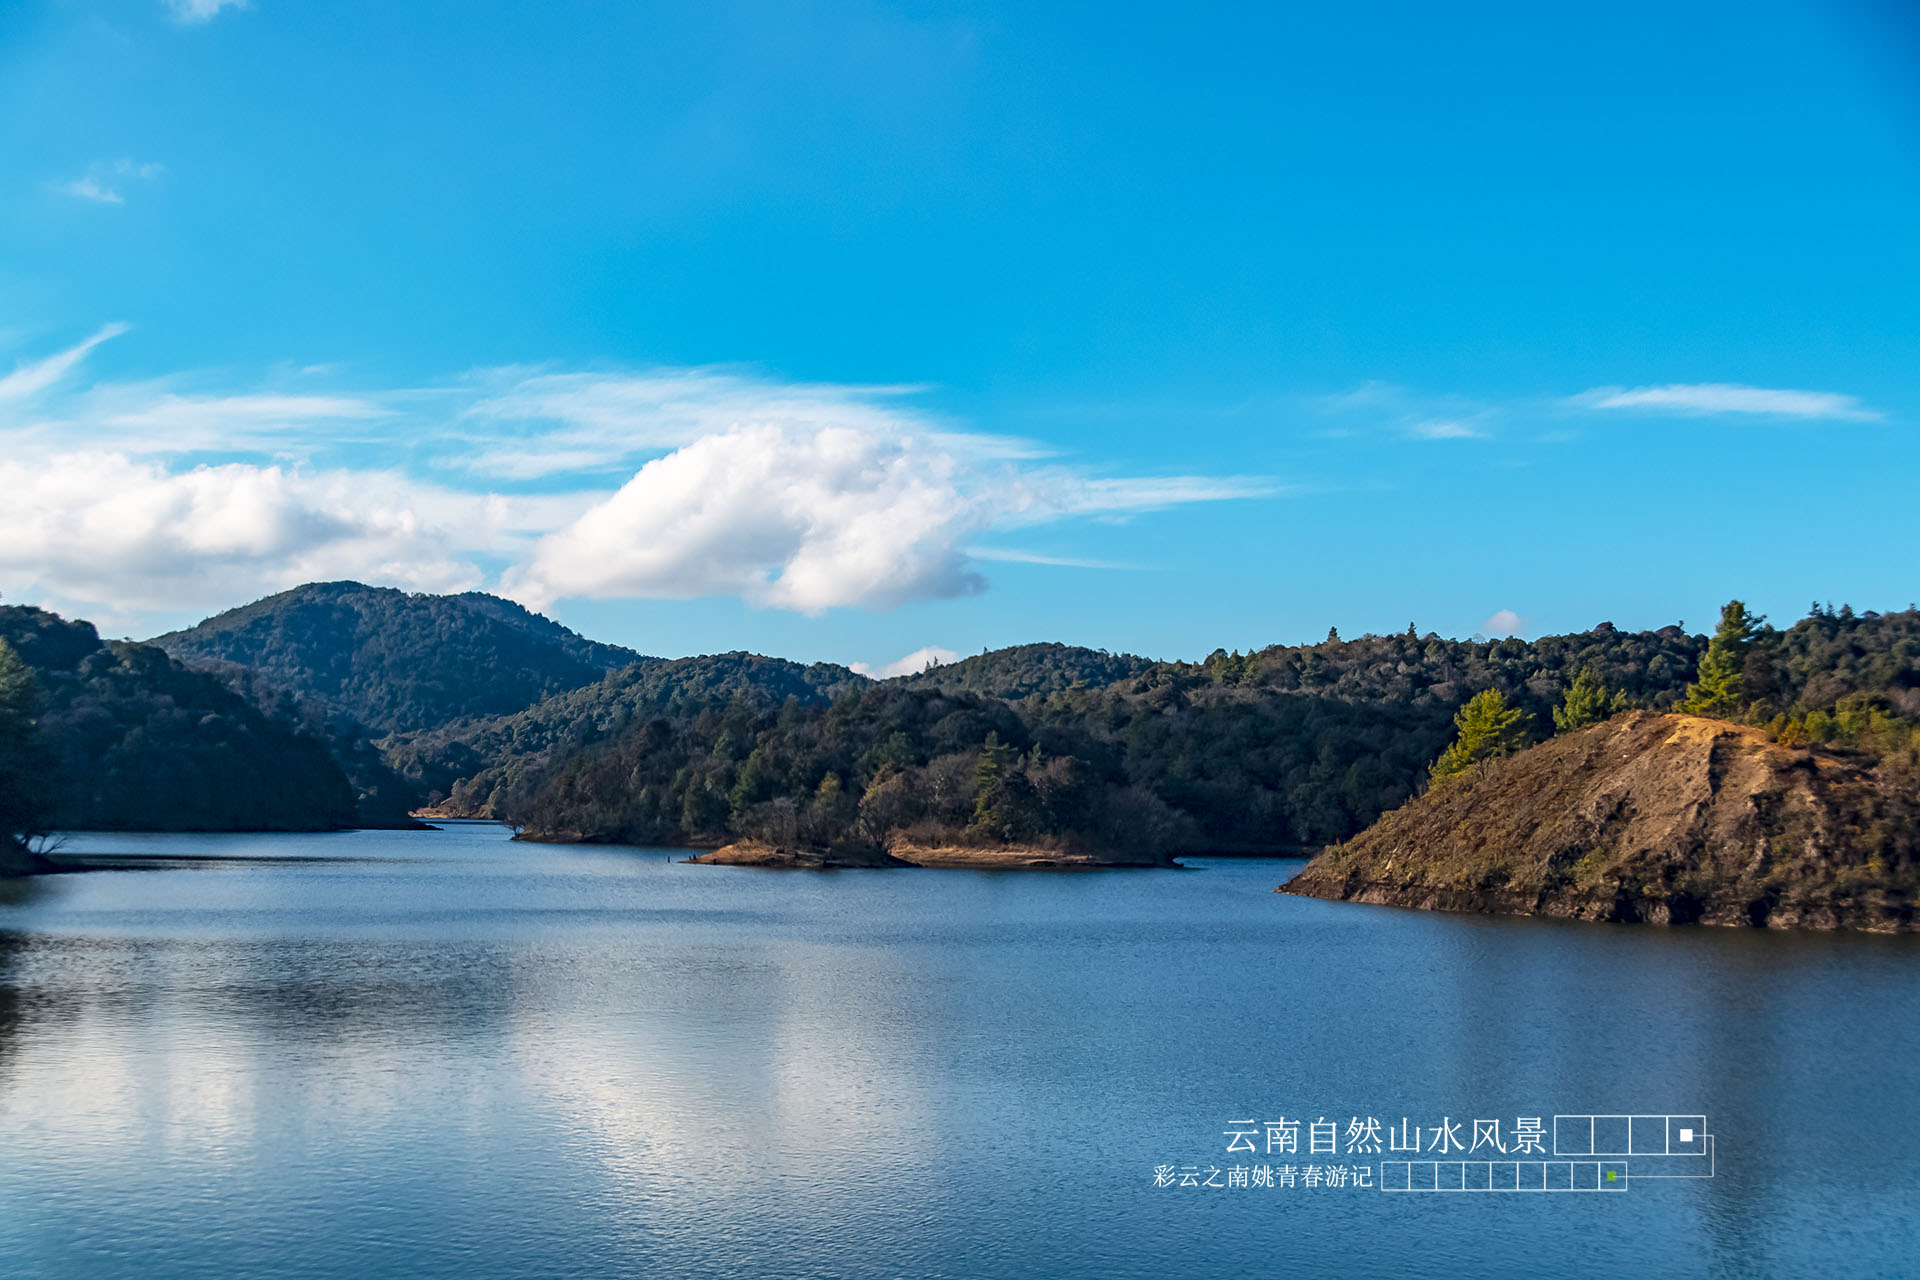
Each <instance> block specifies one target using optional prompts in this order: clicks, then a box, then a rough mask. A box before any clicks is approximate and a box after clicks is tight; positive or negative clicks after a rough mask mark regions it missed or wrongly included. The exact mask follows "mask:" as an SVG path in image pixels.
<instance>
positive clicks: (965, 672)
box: [892, 644, 1158, 698]
mask: <svg viewBox="0 0 1920 1280" xmlns="http://www.w3.org/2000/svg"><path fill="white" fill-rule="evenodd" d="M1156 665H1158V664H1156V663H1155V662H1154V661H1153V660H1152V659H1151V658H1139V657H1135V656H1134V655H1133V654H1130V653H1108V652H1107V651H1106V650H1105V649H1083V648H1080V647H1079V646H1078V645H1069V644H1021V645H1014V646H1012V647H1011V648H1007V649H994V650H992V651H990V652H987V653H979V654H975V655H974V656H972V657H970V658H961V659H960V660H958V661H957V662H948V663H942V664H941V665H939V666H935V667H929V668H927V670H925V671H923V672H921V673H920V674H918V675H912V676H898V677H895V679H894V680H893V681H892V683H894V684H899V685H903V686H905V687H907V688H909V689H955V690H964V691H965V692H967V693H983V694H986V695H987V696H989V697H994V698H1026V697H1031V696H1032V695H1034V694H1037V693H1038V694H1045V693H1055V692H1058V691H1060V690H1062V689H1071V688H1073V687H1074V686H1076V685H1085V686H1088V687H1091V688H1102V687H1104V686H1106V685H1110V684H1115V683H1118V682H1119V681H1121V680H1129V679H1132V678H1133V677H1135V676H1140V675H1145V674H1146V673H1147V672H1149V671H1151V670H1153V669H1154V667H1155V666H1156Z"/></svg>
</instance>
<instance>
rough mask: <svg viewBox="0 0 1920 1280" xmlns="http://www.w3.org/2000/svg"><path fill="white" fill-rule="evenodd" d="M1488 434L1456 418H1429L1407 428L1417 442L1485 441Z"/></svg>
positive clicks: (1408, 433)
mask: <svg viewBox="0 0 1920 1280" xmlns="http://www.w3.org/2000/svg"><path fill="white" fill-rule="evenodd" d="M1486 434H1487V433H1486V432H1484V431H1481V430H1479V429H1477V428H1475V427H1474V426H1472V425H1471V424H1469V423H1465V422H1461V421H1459V420H1458V419H1456V418H1427V419H1424V420H1422V421H1420V422H1415V423H1412V424H1410V425H1409V426H1408V427H1407V435H1409V436H1410V437H1412V438H1413V439H1415V440H1484V439H1485V438H1486Z"/></svg>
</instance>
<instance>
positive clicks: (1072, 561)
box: [967, 547, 1140, 569]
mask: <svg viewBox="0 0 1920 1280" xmlns="http://www.w3.org/2000/svg"><path fill="white" fill-rule="evenodd" d="M967 554H968V555H970V556H972V557H973V558H974V559H975V560H993V561H1000V562H1003V563H1006V564H1044V565H1053V566H1055V567H1056V568H1062V569H1138V568H1139V567H1140V566H1139V565H1137V564H1122V563H1120V562H1119V561H1117V560H1083V559H1081V558H1080V557H1078V556H1050V555H1044V554H1042V553H1041V552H1038V551H1021V550H1019V549H1018V548H1015V547H968V548H967Z"/></svg>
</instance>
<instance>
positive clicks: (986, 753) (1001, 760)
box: [973, 730, 1013, 830]
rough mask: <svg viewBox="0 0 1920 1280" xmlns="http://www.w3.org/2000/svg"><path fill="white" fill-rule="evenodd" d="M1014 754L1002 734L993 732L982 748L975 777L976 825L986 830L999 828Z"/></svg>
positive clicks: (974, 815)
mask: <svg viewBox="0 0 1920 1280" xmlns="http://www.w3.org/2000/svg"><path fill="white" fill-rule="evenodd" d="M1012 758H1013V752H1012V751H1011V750H1009V749H1008V747H1007V745H1006V744H1005V743H1004V742H1002V741H1000V734H999V732H998V731H994V730H990V731H989V732H988V733H987V740H986V741H985V742H984V743H982V744H981V745H980V764H979V767H978V768H977V769H975V770H974V775H973V825H974V826H976V827H979V828H981V829H983V830H985V829H988V828H992V827H994V826H996V825H998V821H997V820H998V819H999V818H1000V816H1001V815H1000V814H999V813H998V812H997V810H998V808H999V805H1000V802H1001V801H1002V800H1004V798H1005V791H1006V776H1007V765H1008V763H1009V762H1010V761H1011V760H1012Z"/></svg>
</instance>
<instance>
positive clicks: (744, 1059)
mask: <svg viewBox="0 0 1920 1280" xmlns="http://www.w3.org/2000/svg"><path fill="white" fill-rule="evenodd" d="M66 852H69V853H77V852H87V853H107V852H116V853H124V854H128V855H135V856H140V857H144V858H148V859H150V860H156V861H158V862H160V863H162V864H164V869H146V870H138V871H132V870H130V871H117V872H100V873H92V874H86V875H72V876H61V877H55V878H52V879H49V880H45V881H41V882H37V883H34V884H32V885H31V886H27V887H25V888H15V889H14V890H12V891H11V892H10V894H9V896H4V897H0V1275H5V1276H7V1277H28V1276H59V1277H65V1276H85V1277H95V1276H100V1277H115V1276H130V1277H142V1278H143V1280H156V1278H161V1277H173V1276H220V1277H241V1276H249V1277H250V1276H265V1275H281V1274H285V1275H301V1276H324V1277H341V1278H343V1280H344V1278H346V1277H354V1278H356V1280H358V1278H361V1277H374V1276H407V1277H424V1276H463V1277H494V1276H499V1277H509V1276H512V1277H518V1276H612V1275H641V1274H645V1275H652V1276H662V1277H697V1276H723V1275H724V1276H794V1277H868V1276H874V1277H880V1276H886V1277H893V1276H901V1277H942V1276H952V1277H1003V1276H1005V1277H1011V1276H1053V1277H1135V1276H1139V1277H1145V1276H1155V1277H1160V1276H1252V1275H1289V1276H1317V1275H1338V1276H1447V1275H1470V1276H1491V1277H1521V1276H1525V1277H1545V1276H1609V1277H1614V1276H1643V1275H1662V1276H1714V1277H1729V1278H1733V1277H1740V1278H1743V1280H1744V1278H1746V1277H1756V1276H1814V1275H1819V1276H1898V1275H1920V1261H1917V1260H1916V1259H1920V938H1912V937H1907V938H1881V937H1866V936H1852V935H1847V936H1821V935H1805V936H1799V935H1788V934H1768V933H1745V932H1741V933H1735V932H1729V931H1709V930H1675V931H1671V932H1667V931H1660V930H1653V929H1631V928H1620V927H1607V926H1594V925H1578V924H1569V923H1561V922H1546V921H1526V920H1486V919H1479V918H1472V917H1458V916H1439V915H1427V914H1422V913H1416V912H1406V911H1397V910H1392V909H1387V908H1374V907H1361V906H1352V905H1344V904H1332V903H1322V902H1314V901H1307V900H1302V899H1297V898H1291V897H1287V896H1284V895H1277V894H1274V893H1273V892H1272V891H1271V890H1272V889H1273V887H1274V885H1276V884H1277V883H1278V882H1279V881H1280V880H1282V879H1283V878H1285V877H1286V876H1287V875H1288V874H1290V873H1291V871H1292V870H1293V869H1294V868H1295V867H1297V866H1298V865H1299V864H1297V863H1289V862H1256V861H1225V860H1219V861H1214V860H1208V861H1198V862H1196V863H1195V864H1194V866H1193V868H1192V869H1190V870H1185V871H1154V872H1104V873H1085V874H1063V875H1046V874H990V873H970V872H936V871H891V872H887V871H882V872H840V873H831V874H819V873H806V872H778V871H757V870H752V869H745V868H728V867H696V866H686V865H683V864H676V863H672V862H669V861H668V860H667V855H666V854H664V853H663V852H662V851H659V850H636V849H605V848H598V849H596V848H561V847H551V846H537V845H536V846H528V845H515V844H511V843H509V842H508V841H507V840H506V839H505V838H504V833H503V832H501V831H500V830H499V829H498V828H495V827H491V826H460V827H452V828H449V829H447V830H444V831H437V832H416V833H379V832H353V833H342V834H336V835H323V836H213V837H209V836H127V835H93V836H85V837H80V838H77V839H75V840H74V841H73V842H72V843H70V844H69V845H68V846H67V849H66ZM1556 1113H1602V1114H1608V1113H1637V1114H1647V1113H1659V1114H1674V1115H1704V1116H1705V1117H1706V1128H1707V1130H1708V1131H1710V1132H1711V1133H1713V1134H1714V1137H1715V1143H1716V1160H1715V1176H1714V1177H1713V1178H1711V1179H1698V1180H1672V1181H1665V1182H1654V1181H1649V1180H1641V1181H1635V1182H1633V1183H1632V1185H1631V1186H1630V1187H1629V1188H1628V1189H1627V1190H1626V1191H1625V1192H1624V1193H1618V1194H1574V1193H1563V1194H1536V1195H1495V1194H1490V1193H1489V1194H1459V1195H1437V1194H1429V1195H1395V1194H1383V1193H1382V1192H1380V1191H1379V1190H1377V1189H1358V1190H1356V1189H1354V1188H1351V1187H1341V1188H1329V1187H1326V1186H1319V1187H1312V1188H1309V1187H1306V1186H1304V1185H1303V1184H1301V1183H1298V1182H1296V1185H1295V1186H1294V1187H1291V1188H1287V1187H1273V1188H1265V1187H1254V1186H1249V1187H1224V1188H1222V1189H1209V1188H1205V1187H1200V1188H1184V1187H1181V1186H1179V1185H1177V1182H1176V1185H1174V1186H1172V1187H1156V1186H1155V1185H1154V1184H1155V1170H1156V1167H1159V1166H1173V1167H1174V1168H1175V1169H1179V1168H1180V1167H1181V1166H1186V1165H1197V1166H1199V1168H1200V1171H1201V1175H1202V1176H1203V1177H1204V1176H1206V1173H1205V1171H1206V1169H1207V1168H1208V1167H1209V1166H1218V1167H1219V1168H1221V1169H1222V1170H1223V1178H1224V1177H1228V1176H1230V1171H1231V1169H1232V1168H1233V1166H1234V1165H1236V1164H1242V1163H1244V1164H1245V1165H1247V1166H1253V1167H1258V1166H1259V1165H1262V1164H1265V1165H1269V1166H1272V1167H1278V1166H1280V1165H1281V1164H1282V1163H1283V1162H1290V1163H1292V1164H1294V1166H1295V1167H1296V1169H1300V1170H1303V1169H1304V1166H1305V1165H1306V1164H1307V1163H1309V1162H1310V1161H1313V1162H1317V1161H1325V1162H1328V1163H1336V1162H1337V1163H1339V1164H1341V1165H1343V1166H1351V1165H1358V1164H1361V1163H1363V1162H1365V1163H1371V1162H1374V1161H1378V1160H1380V1159H1382V1158H1384V1157H1382V1156H1374V1157H1371V1158H1370V1159H1369V1158H1367V1157H1362V1156H1339V1157H1328V1156H1319V1157H1310V1156H1308V1155H1297V1156H1296V1155H1285V1156H1278V1155H1277V1156H1271V1157H1269V1156H1266V1155H1264V1154H1260V1155H1257V1156H1254V1157H1249V1156H1247V1155H1245V1154H1244V1153H1236V1154H1231V1155H1230V1154H1228V1153H1227V1151H1226V1148H1227V1146H1228V1144H1229V1141H1230V1139H1229V1138H1227V1137H1226V1136H1224V1131H1225V1130H1226V1129H1227V1128H1228V1127H1229V1122H1230V1121H1234V1120H1245V1119H1249V1118H1252V1119H1255V1120H1257V1121H1261V1122H1265V1121H1268V1120H1276V1119H1279V1118H1282V1117H1285V1118H1288V1119H1304V1120H1305V1121H1307V1122H1312V1121H1314V1120H1316V1119H1318V1118H1319V1117H1322V1116H1324V1117H1327V1118H1329V1119H1330V1120H1337V1121H1338V1122H1339V1125H1340V1130H1341V1138H1342V1139H1343V1140H1344V1137H1345V1131H1346V1128H1347V1125H1348V1122H1349V1120H1350V1119H1351V1118H1352V1117H1355V1116H1359V1117H1367V1116H1372V1117H1377V1118H1379V1119H1380V1120H1381V1121H1382V1122H1383V1124H1386V1125H1393V1124H1398V1123H1399V1122H1400V1121H1402V1120H1403V1119H1407V1120H1411V1121H1413V1122H1414V1123H1416V1124H1421V1125H1426V1126H1434V1125H1438V1124H1439V1123H1440V1122H1441V1119H1442V1117H1446V1118H1448V1119H1450V1120H1451V1121H1453V1122H1455V1123H1463V1125H1464V1126H1465V1128H1464V1133H1463V1136H1465V1137H1468V1138H1470V1137H1471V1136H1472V1130H1471V1127H1470V1121H1471V1120H1472V1119H1474V1118H1494V1119H1496V1120H1498V1121H1499V1122H1500V1124H1501V1129H1500V1133H1499V1136H1501V1137H1503V1138H1504V1137H1505V1136H1506V1135H1507V1131H1508V1130H1510V1129H1511V1127H1512V1125H1513V1122H1514V1121H1515V1120H1516V1119H1517V1118H1518V1117H1522V1116H1528V1117H1531V1116H1542V1117H1547V1120H1546V1124H1547V1127H1548V1129H1549V1132H1550V1131H1551V1126H1552V1121H1551V1117H1552V1116H1553V1115H1554V1114H1556ZM1263 1132H1264V1131H1263ZM1308 1142H1309V1139H1308V1136H1307V1134H1306V1131H1305V1129H1304V1127H1303V1130H1302V1137H1301V1139H1300V1145H1301V1148H1302V1150H1303V1151H1305V1150H1306V1148H1307V1146H1308ZM1262 1143H1264V1137H1263V1138H1262ZM1340 1150H1341V1151H1343V1152H1344V1151H1345V1147H1344V1145H1342V1146H1341V1148H1340ZM1486 1155H1487V1152H1485V1151H1482V1152H1480V1153H1479V1158H1482V1159H1484V1158H1486ZM1401 1158H1406V1157H1404V1156H1402V1157H1401Z"/></svg>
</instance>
